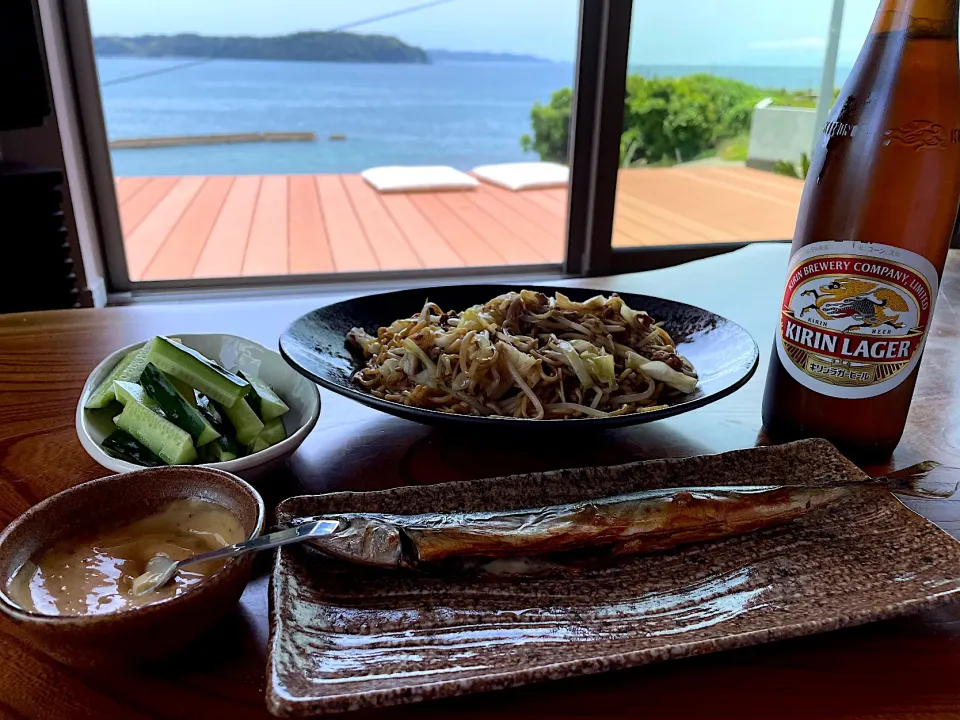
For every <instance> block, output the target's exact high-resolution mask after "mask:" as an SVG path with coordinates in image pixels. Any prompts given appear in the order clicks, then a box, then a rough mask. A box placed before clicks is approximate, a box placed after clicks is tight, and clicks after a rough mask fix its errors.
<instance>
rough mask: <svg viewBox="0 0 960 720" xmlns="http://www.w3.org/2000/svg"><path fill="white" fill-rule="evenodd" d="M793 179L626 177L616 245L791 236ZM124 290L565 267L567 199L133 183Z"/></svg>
mask: <svg viewBox="0 0 960 720" xmlns="http://www.w3.org/2000/svg"><path fill="white" fill-rule="evenodd" d="M801 189H802V183H801V182H800V181H799V180H794V179H791V178H787V177H782V176H779V175H772V174H770V173H764V172H760V171H757V170H751V169H748V168H743V167H716V166H696V167H676V168H642V169H636V170H623V171H621V173H620V181H619V187H618V191H617V215H616V224H615V228H614V239H613V243H614V245H615V246H621V247H622V246H638V245H647V246H649V245H676V244H698V243H709V242H731V241H744V240H770V239H782V238H789V237H791V236H792V234H793V225H794V221H795V219H796V214H797V206H798V204H799V202H800V192H801ZM117 198H118V201H119V204H120V220H121V225H122V227H123V234H124V246H125V248H126V253H127V264H128V268H129V271H130V278H131V279H132V280H167V279H178V278H204V277H224V276H231V275H283V274H299V273H329V272H351V271H364V270H403V269H417V268H450V267H463V266H492V265H514V264H533V263H556V262H560V261H561V260H562V259H563V252H564V235H565V227H566V213H567V191H566V189H556V190H527V191H523V192H510V191H507V190H502V189H500V188H497V187H493V186H491V185H487V184H482V185H481V186H480V187H479V188H477V189H476V190H470V191H465V192H442V193H406V194H390V195H381V194H379V193H377V192H376V191H374V190H373V189H372V188H370V187H369V186H368V185H367V184H366V183H365V182H364V181H363V180H362V179H361V178H360V176H359V175H289V176H286V175H266V176H255V175H244V176H238V177H229V176H211V177H155V178H146V177H128V178H119V179H118V180H117Z"/></svg>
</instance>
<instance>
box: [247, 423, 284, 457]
mask: <svg viewBox="0 0 960 720" xmlns="http://www.w3.org/2000/svg"><path fill="white" fill-rule="evenodd" d="M286 439H287V430H286V428H284V427H283V418H274V419H273V420H271V421H270V422H268V423H264V425H263V430H261V431H260V434H259V435H257V436H256V437H255V438H254V439H253V443H251V444H250V451H251V452H257V450H254V449H253V447H254V445H257V444H258V443H259V444H263V443H266V447H271V446H273V445H276V444H277V443H278V442H281V441H282V440H286ZM259 449H260V450H264V449H266V448H265V447H261V448H259Z"/></svg>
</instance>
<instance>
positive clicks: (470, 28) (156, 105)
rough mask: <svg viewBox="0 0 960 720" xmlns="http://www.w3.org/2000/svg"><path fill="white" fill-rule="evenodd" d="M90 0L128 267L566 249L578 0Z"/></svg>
mask: <svg viewBox="0 0 960 720" xmlns="http://www.w3.org/2000/svg"><path fill="white" fill-rule="evenodd" d="M89 8H90V15H91V25H92V28H93V32H94V36H95V39H94V44H95V51H96V55H97V68H98V73H99V79H100V85H101V97H102V102H103V107H104V115H105V118H106V126H107V127H106V131H107V136H108V139H109V141H110V145H111V151H110V155H111V162H112V166H113V172H114V174H115V178H116V188H117V200H118V204H119V208H118V210H119V216H120V220H121V225H122V230H123V250H124V255H125V258H126V265H127V269H128V274H129V278H130V279H131V280H132V281H149V280H194V281H202V280H203V279H205V278H220V277H229V276H264V275H285V274H302V273H335V272H351V273H356V272H359V273H365V272H372V271H378V270H391V271H396V270H412V271H416V270H418V269H438V268H463V267H489V266H505V265H541V264H545V263H552V264H559V263H560V262H562V260H563V258H564V253H565V242H566V207H567V179H566V172H565V169H564V168H563V167H560V168H557V167H552V166H549V165H530V166H527V167H525V168H519V169H518V168H513V169H511V168H506V169H505V168H494V169H493V170H491V171H490V175H489V178H487V179H484V178H483V177H478V176H477V173H474V170H475V169H476V168H478V167H481V166H487V165H501V164H504V163H517V162H539V161H540V159H541V157H543V158H544V159H549V160H559V161H560V162H561V163H563V162H565V157H566V153H565V151H564V152H563V153H554V152H552V148H554V147H555V146H557V143H559V144H560V145H562V146H563V147H564V149H565V145H566V143H567V142H568V138H567V131H566V127H565V126H563V127H562V128H561V127H560V126H561V125H562V124H563V123H562V121H561V122H560V123H559V124H556V123H553V122H552V118H548V121H547V122H548V124H550V126H551V129H550V132H551V133H553V132H555V133H556V137H553V136H551V137H550V138H549V140H547V139H545V138H544V137H543V135H542V133H538V132H536V131H535V130H534V127H533V123H534V122H541V120H542V118H543V116H544V114H546V115H548V116H549V115H550V114H551V113H556V114H558V115H563V114H564V113H566V115H567V117H568V116H569V92H566V93H564V92H563V88H570V87H571V85H572V82H573V77H574V75H573V73H574V64H573V63H574V60H575V58H574V55H575V52H576V35H577V27H578V10H579V3H577V2H576V0H524V1H523V2H521V3H517V2H514V1H512V0H485V2H482V3H480V2H473V1H472V0H434V1H433V2H423V1H421V2H416V0H361V1H359V2H352V3H336V2H326V1H325V0H324V1H323V2H317V1H315V0H309V1H307V0H271V2H267V3H265V2H261V1H259V0H258V1H257V2H253V1H246V0H163V2H160V1H159V0H150V1H144V2H140V1H138V2H129V0H89ZM328 31H335V32H328ZM558 92H559V95H555V93H558ZM551 98H554V100H551ZM554 125H556V127H554ZM383 167H394V168H397V167H399V168H400V169H394V170H382V171H380V172H379V173H371V174H370V175H369V177H367V176H365V175H362V173H364V171H368V170H372V169H375V168H383ZM438 167H439V168H441V169H440V170H437V169H436V168H438ZM424 168H433V169H432V170H431V169H424ZM443 168H445V169H443ZM531 184H532V185H533V186H534V187H533V188H528V186H529V185H531Z"/></svg>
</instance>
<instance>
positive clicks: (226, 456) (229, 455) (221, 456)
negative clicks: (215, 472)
mask: <svg viewBox="0 0 960 720" xmlns="http://www.w3.org/2000/svg"><path fill="white" fill-rule="evenodd" d="M204 451H205V452H206V453H207V455H208V456H209V457H210V460H209V462H227V461H229V460H236V459H237V458H238V457H240V448H239V447H237V444H236V443H235V442H234V441H233V440H231V439H230V438H228V437H227V436H226V435H221V436H220V437H219V438H218V439H217V441H216V442H212V443H210V444H209V445H205V446H204Z"/></svg>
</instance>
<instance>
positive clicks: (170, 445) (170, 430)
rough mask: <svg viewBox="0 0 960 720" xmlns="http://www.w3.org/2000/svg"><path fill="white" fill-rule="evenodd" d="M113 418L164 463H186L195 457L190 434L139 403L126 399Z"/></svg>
mask: <svg viewBox="0 0 960 720" xmlns="http://www.w3.org/2000/svg"><path fill="white" fill-rule="evenodd" d="M114 421H115V422H116V423H117V427H118V428H120V429H121V430H126V431H127V432H128V433H130V434H131V435H133V437H134V438H136V439H137V440H138V441H139V442H141V443H142V444H144V445H146V446H147V448H149V449H150V450H151V451H152V452H154V453H156V454H157V455H158V456H159V457H160V459H161V460H163V461H164V462H165V463H166V464H167V465H187V464H189V463H192V462H195V461H196V459H197V449H196V448H195V447H194V446H193V438H191V437H190V433H188V432H187V431H185V430H181V429H180V428H178V427H177V426H176V425H174V424H173V423H172V422H170V421H169V420H167V419H165V418H162V417H160V416H159V415H157V414H156V413H155V412H153V411H152V410H151V409H150V408H148V407H147V406H146V405H144V404H143V403H138V402H128V403H127V404H126V405H125V406H124V408H123V412H122V413H120V415H119V416H117V417H116V418H115V419H114Z"/></svg>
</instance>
